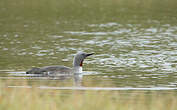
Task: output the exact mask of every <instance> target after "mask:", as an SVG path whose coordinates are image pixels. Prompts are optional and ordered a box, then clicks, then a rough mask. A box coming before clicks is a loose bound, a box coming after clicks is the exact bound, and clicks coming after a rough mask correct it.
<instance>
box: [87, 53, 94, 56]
mask: <svg viewBox="0 0 177 110" xmlns="http://www.w3.org/2000/svg"><path fill="white" fill-rule="evenodd" d="M93 54H94V53H88V54H87V55H86V56H87V57H88V56H90V55H93Z"/></svg>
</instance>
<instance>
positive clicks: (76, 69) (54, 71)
mask: <svg viewBox="0 0 177 110" xmlns="http://www.w3.org/2000/svg"><path fill="white" fill-rule="evenodd" d="M93 54H94V53H85V52H78V53H77V54H76V55H75V57H74V60H73V67H72V68H70V67H66V66H45V67H40V68H38V67H35V68H32V69H30V70H28V71H27V72H26V74H43V75H58V74H74V73H78V74H81V73H82V65H83V61H84V59H85V58H86V57H88V56H91V55H93Z"/></svg>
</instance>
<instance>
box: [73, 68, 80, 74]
mask: <svg viewBox="0 0 177 110" xmlns="http://www.w3.org/2000/svg"><path fill="white" fill-rule="evenodd" d="M73 69H74V73H82V66H74V67H73Z"/></svg>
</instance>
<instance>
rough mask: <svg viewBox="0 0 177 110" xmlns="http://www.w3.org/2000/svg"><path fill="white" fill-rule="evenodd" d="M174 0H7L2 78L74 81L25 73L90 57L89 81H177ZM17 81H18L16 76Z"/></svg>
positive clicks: (1, 35) (0, 40)
mask: <svg viewBox="0 0 177 110" xmlns="http://www.w3.org/2000/svg"><path fill="white" fill-rule="evenodd" d="M176 4H177V1H176V0H146V1H145V0H96V1H95V0H87V1H86V0H67V1H65V0H50V1H48V0H30V1H29V0H13V1H10V0H1V1H0V15H1V16H0V78H1V80H11V81H12V82H11V83H10V85H13V82H17V84H19V85H22V84H21V83H20V82H23V81H28V82H29V85H39V86H40V85H42V86H57V87H58V86H73V85H74V84H73V78H67V79H66V80H60V79H58V80H53V79H52V78H51V79H50V78H49V79H47V78H43V77H31V76H30V77H29V76H25V75H24V72H25V71H27V70H28V69H30V68H31V67H42V66H48V65H65V66H69V67H72V60H73V56H74V55H75V53H76V52H77V51H85V52H94V53H95V55H94V56H91V57H89V58H88V59H86V60H85V61H84V68H83V69H84V71H85V73H87V75H84V76H83V78H82V81H81V82H80V85H82V86H84V87H145V88H146V87H170V88H176V87H177V14H176V13H177V10H176V9H177V5H176ZM18 82H19V83H18Z"/></svg>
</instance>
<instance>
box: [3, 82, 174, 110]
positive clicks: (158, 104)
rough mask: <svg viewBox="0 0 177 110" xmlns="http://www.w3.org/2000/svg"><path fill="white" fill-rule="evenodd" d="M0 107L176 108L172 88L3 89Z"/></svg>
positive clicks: (84, 109)
mask: <svg viewBox="0 0 177 110" xmlns="http://www.w3.org/2000/svg"><path fill="white" fill-rule="evenodd" d="M3 84H4V83H1V90H0V110H176V109H177V94H176V92H175V91H74V90H73V91H71V90H50V89H49V90H47V89H39V88H37V87H33V88H7V86H6V87H5V84H4V85H3Z"/></svg>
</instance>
